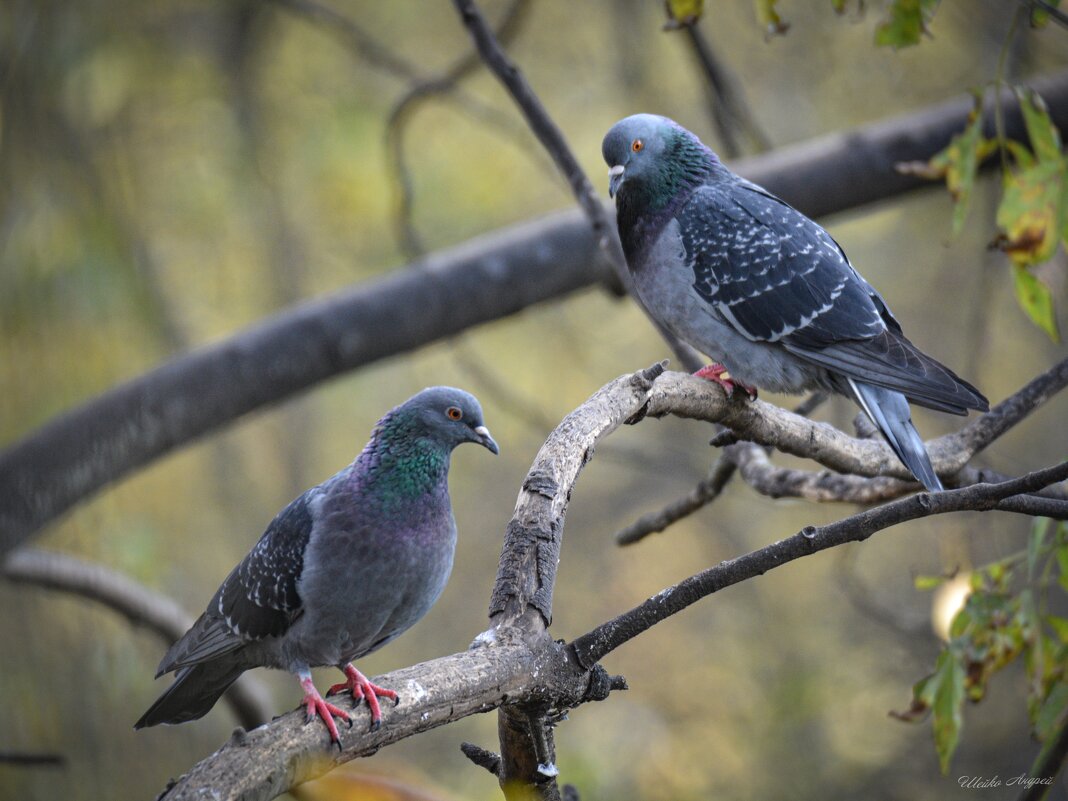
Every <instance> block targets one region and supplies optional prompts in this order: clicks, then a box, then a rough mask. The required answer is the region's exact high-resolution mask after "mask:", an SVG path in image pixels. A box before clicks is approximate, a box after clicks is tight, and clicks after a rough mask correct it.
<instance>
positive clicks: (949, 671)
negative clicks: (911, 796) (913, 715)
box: [931, 648, 965, 774]
mask: <svg viewBox="0 0 1068 801" xmlns="http://www.w3.org/2000/svg"><path fill="white" fill-rule="evenodd" d="M964 675H965V671H964V666H963V665H962V664H961V662H960V660H959V659H958V658H957V656H956V654H954V653H953V650H952V649H950V648H947V649H946V650H944V651H943V652H942V653H941V654H939V656H938V662H936V663H935V672H934V677H937V680H936V682H935V683H936V686H935V687H934V693H933V695H934V697H933V703H932V704H931V709H932V711H933V712H934V721H933V724H932V725H933V727H934V740H935V750H936V751H937V752H938V763H939V765H940V766H941V768H942V773H943V774H945V773H946V772H947V771H948V770H949V761H950V759H952V758H953V752H954V751H956V750H957V743H958V742H959V741H960V729H961V725H962V719H961V707H962V706H963V704H964ZM934 677H932V678H934Z"/></svg>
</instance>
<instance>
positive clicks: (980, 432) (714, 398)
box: [645, 359, 1068, 480]
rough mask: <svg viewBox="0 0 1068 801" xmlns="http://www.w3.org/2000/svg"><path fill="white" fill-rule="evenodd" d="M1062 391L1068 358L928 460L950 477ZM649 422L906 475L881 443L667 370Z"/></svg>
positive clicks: (834, 465) (844, 467) (841, 467)
mask: <svg viewBox="0 0 1068 801" xmlns="http://www.w3.org/2000/svg"><path fill="white" fill-rule="evenodd" d="M1065 386H1068V359H1066V360H1064V361H1062V362H1060V363H1059V364H1057V365H1055V366H1054V367H1052V368H1051V369H1050V370H1048V371H1047V372H1045V373H1043V374H1042V375H1040V376H1039V377H1038V378H1036V379H1034V380H1033V381H1031V382H1030V383H1029V384H1027V386H1025V387H1024V388H1023V389H1021V390H1020V391H1019V392H1017V393H1016V394H1014V395H1012V396H1011V397H1009V398H1007V399H1006V400H1004V401H1002V402H1001V403H999V404H997V405H996V406H995V407H994V408H993V409H991V410H990V411H989V412H987V413H986V414H983V415H981V416H980V417H978V418H977V419H976V420H975V421H974V422H972V423H970V424H969V425H967V426H965V427H964V428H963V429H961V430H960V431H958V432H956V433H953V434H948V435H946V436H943V437H939V438H937V439H935V440H932V441H931V443H930V444H929V445H928V450H929V452H930V454H931V460H932V462H933V463H934V465H935V469H936V470H937V471H938V473H939V474H940V475H943V476H946V477H951V476H953V475H954V474H955V473H957V472H959V471H960V470H961V469H963V467H964V466H965V464H966V463H967V462H968V460H969V459H971V458H972V456H973V455H974V454H976V453H978V452H980V451H981V450H983V449H984V448H985V447H986V446H987V445H988V444H989V443H990V442H992V441H993V440H994V439H996V438H997V437H999V436H1001V435H1002V434H1004V433H1005V432H1006V431H1007V430H1009V429H1010V428H1012V427H1013V426H1014V425H1016V424H1017V423H1019V422H1020V421H1021V420H1023V419H1024V418H1026V417H1027V416H1028V415H1029V414H1031V412H1033V411H1034V410H1035V409H1037V408H1039V407H1040V406H1041V405H1042V404H1043V403H1045V402H1046V401H1047V400H1049V398H1050V397H1052V396H1053V395H1054V394H1056V393H1057V392H1059V391H1060V390H1062V389H1063V388H1064V387H1065ZM645 412H646V414H648V415H649V416H651V417H660V416H663V415H665V414H674V415H676V416H679V417H687V418H691V419H696V420H705V421H707V422H711V423H721V424H723V425H725V426H727V427H728V428H731V429H733V430H734V431H735V432H736V433H738V435H739V436H740V437H741V438H743V439H745V440H748V441H750V442H755V443H758V444H760V445H768V446H771V447H774V448H776V449H778V450H780V451H782V452H783V453H789V454H792V455H794V456H801V457H805V458H810V459H814V460H815V461H817V462H819V463H820V464H822V465H823V466H824V467H829V468H831V469H832V470H837V471H838V472H840V473H848V474H852V475H854V476H869V477H873V476H889V477H893V478H900V479H904V480H909V479H910V478H911V476H910V474H909V473H908V471H907V470H906V469H905V467H904V465H902V464H901V463H900V462H899V461H898V460H897V457H895V456H894V454H893V451H891V450H890V448H889V446H887V445H886V443H885V442H882V441H881V440H870V439H855V438H853V437H850V436H848V435H847V434H845V433H843V432H842V431H839V430H838V429H837V428H834V427H833V426H831V425H829V424H827V423H817V422H813V421H811V420H808V419H806V418H804V417H800V416H798V415H796V414H794V413H792V412H788V411H786V410H785V409H782V408H780V407H778V406H773V405H771V404H768V403H765V402H763V401H760V400H756V401H752V402H745V401H743V400H742V399H741V398H736V399H728V398H727V397H726V396H725V395H724V394H723V390H722V389H721V388H720V387H718V386H717V385H715V384H713V383H711V382H709V381H703V380H701V379H699V378H694V377H693V376H688V375H685V374H683V373H666V374H665V375H664V376H662V377H661V378H660V379H659V380H658V381H657V383H656V386H655V387H654V388H653V391H652V393H651V394H650V396H649V404H648V406H647V408H646V410H645Z"/></svg>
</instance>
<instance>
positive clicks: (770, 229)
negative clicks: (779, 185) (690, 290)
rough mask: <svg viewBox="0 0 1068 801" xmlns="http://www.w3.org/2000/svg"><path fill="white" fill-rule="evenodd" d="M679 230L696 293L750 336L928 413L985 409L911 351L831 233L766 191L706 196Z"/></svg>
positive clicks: (722, 189)
mask: <svg viewBox="0 0 1068 801" xmlns="http://www.w3.org/2000/svg"><path fill="white" fill-rule="evenodd" d="M679 222H680V226H681V230H682V236H683V245H684V247H685V248H686V253H687V257H688V259H689V262H690V264H691V266H692V268H693V272H694V289H695V290H696V291H697V293H698V294H699V295H700V296H701V297H702V298H703V299H704V300H705V301H707V302H708V303H710V304H711V305H713V306H715V307H716V309H717V310H718V311H719V312H720V314H721V315H722V316H723V317H724V318H725V319H726V320H727V321H728V322H729V323H730V324H731V325H732V326H733V327H734V328H735V329H736V330H737V331H738V332H739V333H740V334H742V335H743V336H745V337H747V338H748V339H750V340H753V341H755V342H778V343H780V344H781V345H782V346H783V347H784V348H785V349H786V350H788V351H790V352H791V353H793V354H794V355H796V356H798V357H799V358H802V359H804V360H806V361H809V362H812V363H814V364H818V365H819V366H821V367H824V368H825V369H828V370H831V371H833V372H836V373H840V374H842V375H845V376H847V377H849V378H854V379H857V380H860V381H866V382H868V383H871V384H875V385H876V386H882V387H886V388H888V389H893V390H896V391H898V392H901V393H903V394H904V395H906V396H908V397H909V398H911V399H913V400H914V401H916V402H917V403H920V404H922V405H926V406H931V407H933V408H936V409H941V410H943V411H950V412H955V413H964V411H965V409H967V408H985V407H986V405H987V404H986V399H985V398H983V396H982V395H981V394H980V393H979V392H978V390H976V389H975V388H974V387H972V386H971V385H970V384H967V383H966V382H964V381H962V380H961V379H960V378H958V377H957V376H956V375H955V374H954V373H953V372H952V371H951V370H949V369H948V368H947V367H945V366H943V365H941V364H939V363H938V362H937V361H935V360H934V359H932V358H930V357H929V356H927V355H925V354H924V353H922V352H921V351H920V350H919V349H917V348H916V347H915V346H914V345H913V344H912V343H911V342H909V340H908V339H907V338H906V337H905V336H904V334H902V332H901V326H900V325H899V324H898V322H897V320H895V319H894V317H893V315H892V314H891V313H890V310H889V309H888V308H887V306H886V303H885V302H884V301H883V299H882V297H881V296H880V295H879V293H878V292H876V291H875V290H874V289H873V288H872V287H871V285H869V284H868V282H867V281H865V280H864V279H863V278H862V277H861V276H860V275H859V274H858V273H857V272H856V270H854V269H853V267H852V265H851V264H850V263H849V260H848V259H847V258H846V256H845V253H844V252H843V251H842V249H841V247H839V245H838V243H837V242H835V241H834V239H832V238H831V236H830V234H828V233H827V232H826V231H825V230H823V228H821V227H820V226H819V225H818V224H817V223H815V222H813V221H812V220H810V219H809V218H808V217H806V216H804V215H803V214H801V213H800V212H799V211H797V210H796V209H794V208H793V207H791V206H789V205H787V204H786V203H784V202H783V201H781V200H779V199H778V198H776V197H774V196H773V195H770V194H768V193H767V192H765V191H764V190H762V189H760V187H758V186H756V185H755V184H750V183H749V182H747V181H739V182H737V183H732V184H727V185H725V186H705V187H702V188H701V189H699V190H698V191H697V192H696V193H694V195H693V197H692V198H691V199H690V201H689V202H688V203H687V205H686V206H685V207H684V208H683V209H682V211H681V213H680V214H679Z"/></svg>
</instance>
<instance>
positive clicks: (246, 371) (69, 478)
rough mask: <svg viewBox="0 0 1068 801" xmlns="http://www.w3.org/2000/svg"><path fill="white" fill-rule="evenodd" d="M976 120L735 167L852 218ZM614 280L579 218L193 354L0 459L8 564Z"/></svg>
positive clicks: (926, 117)
mask: <svg viewBox="0 0 1068 801" xmlns="http://www.w3.org/2000/svg"><path fill="white" fill-rule="evenodd" d="M291 2H295V0H291ZM1031 83H1032V85H1033V86H1034V87H1035V88H1036V89H1037V90H1038V91H1039V92H1041V93H1042V95H1043V96H1044V97H1045V98H1046V100H1047V102H1048V104H1049V108H1050V114H1051V117H1052V118H1053V120H1054V123H1055V124H1056V125H1057V126H1058V127H1059V128H1061V129H1062V130H1063V129H1068V71H1063V72H1059V73H1055V74H1052V75H1050V76H1047V77H1045V78H1042V79H1037V80H1035V81H1032V82H1031ZM969 108H970V105H969V101H968V100H967V99H962V100H954V101H951V102H948V103H943V104H940V105H938V106H934V107H932V108H930V109H927V110H925V111H923V112H920V113H917V114H910V115H905V116H902V117H897V118H895V119H893V120H888V121H885V122H881V123H878V124H876V125H872V126H867V127H865V128H860V129H857V130H855V131H852V132H849V133H843V134H836V135H833V136H830V137H824V138H822V139H819V140H816V141H814V142H811V143H807V144H804V145H798V146H795V147H791V148H786V149H783V150H780V151H775V152H773V153H768V154H764V155H762V156H759V157H755V158H752V159H748V160H746V161H744V162H741V163H739V164H737V165H735V167H736V168H737V169H738V170H739V171H741V172H743V174H745V175H746V176H747V177H749V178H751V179H753V180H755V181H756V182H757V183H760V184H762V185H764V186H766V187H767V188H768V189H769V190H770V191H772V192H775V193H776V194H777V195H779V196H780V197H783V198H784V199H785V200H787V201H788V202H790V203H791V204H792V205H794V206H795V207H797V208H798V209H800V210H801V211H802V212H804V213H805V214H808V215H809V216H818V215H819V214H821V213H823V214H826V213H830V212H833V211H841V210H843V209H845V208H851V207H853V206H857V205H860V204H862V203H866V202H870V201H872V200H876V199H885V198H887V197H891V196H893V195H895V194H898V193H900V192H904V191H906V190H909V189H913V188H916V187H919V186H925V185H929V184H927V183H926V182H924V181H922V180H921V179H919V178H916V177H915V176H902V175H898V174H897V173H895V172H894V170H893V169H892V166H893V164H894V163H895V162H898V161H909V160H917V159H923V158H928V157H929V156H930V155H931V154H932V153H934V152H936V151H937V150H939V149H940V148H942V147H943V146H944V145H945V143H946V142H947V141H948V140H949V138H950V137H951V136H952V135H953V134H954V133H956V132H957V131H958V130H959V129H960V128H962V127H963V126H964V124H965V119H966V117H967V113H968V111H969ZM1006 111H1007V112H1011V113H1007V116H1006V126H1007V132H1008V135H1010V136H1014V137H1019V136H1020V135H1021V133H1022V131H1023V123H1022V121H1021V120H1020V117H1019V113H1018V107H1017V105H1016V104H1015V101H1010V102H1009V103H1007V104H1006ZM610 280H611V273H610V271H608V270H607V269H606V268H605V265H604V263H603V260H601V259H599V258H598V257H597V245H596V243H595V242H594V239H593V236H592V235H591V233H590V231H589V226H588V224H587V222H586V221H585V220H584V219H583V218H582V216H581V215H580V214H579V213H578V212H575V211H571V212H565V213H561V214H558V215H555V216H553V217H548V218H545V219H543V220H539V221H536V222H532V223H525V224H522V225H518V226H514V227H511V228H507V229H503V230H502V231H499V232H497V233H495V234H492V235H489V236H486V237H482V238H479V239H476V240H472V241H471V242H469V243H466V244H465V245H462V246H460V247H458V248H454V249H452V250H450V251H446V252H442V253H439V254H437V255H436V256H432V257H430V258H429V259H427V260H426V261H423V262H418V263H416V264H413V265H410V266H408V267H406V268H402V269H399V270H397V271H395V272H394V273H393V274H392V275H390V276H388V277H386V278H384V279H379V280H376V281H371V282H368V283H366V284H363V285H359V286H356V287H353V288H350V289H347V290H344V291H342V292H339V293H337V294H335V295H332V296H328V297H325V298H321V299H318V300H313V301H309V302H307V303H304V304H301V305H298V306H296V307H294V308H291V309H288V310H286V311H284V312H282V313H280V314H278V315H276V316H274V317H271V318H268V319H266V320H264V321H263V322H261V323H260V324H258V325H256V326H254V327H252V328H249V329H246V330H244V331H242V332H239V333H238V334H236V335H234V336H233V337H231V338H230V339H228V340H224V341H223V342H221V343H218V344H216V345H213V346H210V347H206V348H203V349H201V350H198V351H194V352H193V353H191V354H188V355H185V356H182V357H179V358H178V359H175V360H173V361H171V362H169V363H167V364H165V365H163V366H161V367H159V368H157V369H156V370H153V371H151V372H149V373H146V374H145V375H143V376H140V377H139V378H136V379H134V380H132V381H130V382H128V383H127V384H124V385H121V386H119V387H116V388H115V389H112V390H109V391H108V392H106V393H104V394H102V395H100V396H98V397H97V398H95V399H93V400H90V401H88V402H87V403H85V404H83V405H81V406H79V407H77V408H75V409H73V410H72V411H70V412H67V413H66V414H64V415H62V416H60V417H58V418H56V419H54V420H52V421H51V422H49V423H47V424H46V425H45V426H44V427H42V428H41V429H39V430H38V431H36V432H34V433H32V434H30V435H28V436H27V437H26V438H25V439H23V440H22V441H20V442H17V443H15V444H14V445H11V446H9V447H8V448H7V449H6V450H5V451H4V452H3V453H0V554H2V553H4V552H6V551H8V550H10V549H11V548H13V547H14V546H15V545H18V544H19V543H20V542H22V541H23V540H25V539H26V538H27V537H29V536H30V535H31V534H33V533H34V532H35V531H36V530H37V529H39V528H40V527H41V526H43V525H45V524H46V523H48V522H50V521H52V520H53V519H55V518H56V517H58V516H59V515H60V514H62V513H63V512H65V511H66V510H67V509H69V508H70V507H71V506H72V505H74V504H75V503H77V502H79V501H81V500H83V499H84V498H86V497H88V496H90V495H92V494H93V493H94V492H96V491H98V490H99V489H100V488H101V487H103V486H105V485H107V484H108V483H110V482H112V481H115V480H117V479H119V478H122V477H123V476H124V475H126V474H127V473H129V472H131V471H132V470H134V469H136V468H138V467H140V466H142V465H144V464H147V463H148V462H150V461H152V460H153V459H155V458H157V457H159V456H161V455H163V454H165V453H167V452H169V451H170V450H172V449H173V448H175V447H177V446H179V445H182V444H185V443H187V442H189V441H191V440H194V439H196V438H197V437H199V436H202V435H203V434H205V433H207V432H209V431H211V430H214V429H216V428H220V427H222V426H223V425H226V424H227V423H230V422H231V421H233V420H234V419H236V418H238V417H240V416H241V415H242V414H245V413H246V412H249V411H252V410H253V409H257V408H260V407H262V406H264V405H266V404H269V403H276V402H279V401H281V400H284V399H286V398H288V397H290V396H292V395H293V394H295V393H297V392H299V391H301V390H303V389H306V388H307V387H309V386H311V385H313V384H315V383H316V382H318V381H321V380H324V379H326V378H329V377H331V376H334V375H336V374H337V373H339V372H342V371H344V370H349V369H353V368H355V367H358V366H361V365H363V364H367V363H368V362H371V361H374V360H376V359H381V358H385V357H387V356H390V355H393V354H396V353H400V352H403V351H405V350H408V349H412V348H415V347H418V346H420V345H424V344H427V343H429V342H433V341H435V340H437V339H440V338H442V337H446V336H449V335H451V334H454V333H457V332H458V331H460V330H463V329H466V328H469V327H472V326H474V325H478V324H479V323H482V322H487V321H489V320H495V319H498V318H500V317H503V316H506V315H508V314H512V313H514V312H516V311H519V310H520V309H523V308H525V307H527V306H529V305H532V304H534V303H539V302H542V301H545V300H548V299H551V298H559V297H562V296H564V295H567V294H569V293H571V292H574V291H576V290H578V289H582V288H584V287H588V286H590V285H593V284H597V283H604V282H607V281H610ZM428 310H429V313H426V312H427V311H428ZM397 320H404V321H405V325H404V326H400V327H398V326H397V324H396V321H397Z"/></svg>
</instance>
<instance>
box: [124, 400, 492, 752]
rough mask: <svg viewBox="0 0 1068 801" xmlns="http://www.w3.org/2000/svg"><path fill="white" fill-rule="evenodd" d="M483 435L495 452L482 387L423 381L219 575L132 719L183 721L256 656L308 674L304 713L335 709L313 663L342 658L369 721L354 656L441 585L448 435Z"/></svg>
mask: <svg viewBox="0 0 1068 801" xmlns="http://www.w3.org/2000/svg"><path fill="white" fill-rule="evenodd" d="M464 442H477V443H478V444H480V445H482V446H484V447H486V448H488V449H489V450H490V451H492V452H493V453H497V452H498V449H497V443H496V442H494V441H493V437H491V436H490V432H489V429H487V428H486V426H485V424H484V423H483V421H482V408H481V406H479V403H478V401H477V400H476V399H475V398H474V396H472V395H470V394H468V393H467V392H464V391H463V390H459V389H453V388H452V387H431V388H430V389H425V390H423V391H422V392H420V393H419V394H417V395H415V396H414V397H412V398H410V399H409V400H407V401H405V402H404V403H403V404H401V405H400V406H398V407H397V408H395V409H393V410H392V411H390V412H389V413H388V414H386V416H385V417H383V418H382V419H381V420H379V421H378V425H377V426H376V427H375V429H374V432H373V433H372V435H371V440H370V442H368V443H367V445H366V447H364V449H363V452H362V453H360V455H359V456H357V457H356V460H355V461H354V462H353V463H352V464H351V465H349V466H348V467H346V468H345V469H344V470H342V471H341V472H339V473H338V474H337V475H335V476H333V477H332V478H329V479H327V480H326V481H324V482H323V483H322V484H319V485H318V486H316V487H313V488H312V489H310V490H308V491H307V492H305V493H304V494H303V495H301V496H300V497H299V498H297V499H296V500H295V501H293V502H292V503H291V504H289V506H287V507H286V508H285V509H283V510H282V511H281V513H279V515H278V516H277V517H276V518H275V519H274V520H273V521H272V522H271V524H270V525H269V526H268V527H267V531H266V532H264V534H263V536H262V537H261V538H260V540H259V542H257V543H256V545H255V546H254V547H253V548H252V550H251V551H250V552H249V554H248V556H246V557H245V558H244V559H243V560H242V561H241V563H240V564H239V565H238V566H237V567H235V568H234V570H233V572H231V573H230V575H229V576H228V577H227V578H226V580H225V581H224V582H223V583H222V586H221V587H219V590H218V592H216V593H215V597H214V598H212V599H211V602H210V603H209V604H208V608H207V610H206V611H205V612H204V614H202V615H201V616H200V618H199V619H198V620H197V621H196V623H194V624H193V627H192V628H191V629H190V630H189V631H188V632H186V633H185V635H184V636H183V637H182V638H181V639H180V640H179V641H178V642H176V643H175V644H174V645H173V646H172V647H171V649H170V650H169V651H168V652H167V654H166V655H165V656H164V657H163V661H162V662H161V663H160V666H159V671H158V673H157V674H156V676H157V677H159V676H161V675H162V674H164V673H170V672H171V671H177V679H176V681H175V682H174V684H172V685H171V687H170V688H169V689H168V690H167V691H166V692H165V693H163V695H161V696H160V697H159V699H158V700H157V701H156V702H155V703H154V704H153V705H152V706H151V707H150V708H149V710H148V711H147V712H145V714H144V715H143V716H142V717H141V719H140V720H139V721H137V723H136V724H135V728H138V729H140V728H143V727H145V726H155V725H156V724H159V723H183V722H185V721H187V720H195V719H197V718H199V717H202V716H203V715H205V714H206V713H207V712H208V710H209V709H211V708H212V706H213V705H214V704H215V702H216V701H217V700H218V699H219V696H221V695H222V694H223V692H224V691H225V690H226V688H227V687H229V686H230V685H231V684H233V682H234V681H235V680H236V679H237V677H238V676H240V675H241V674H242V673H243V672H244V671H246V670H248V669H250V668H254V667H273V668H280V669H282V670H288V671H289V672H290V673H293V674H295V675H296V676H297V678H298V679H299V680H300V685H301V687H302V688H303V690H304V700H303V703H304V705H305V707H306V709H307V713H308V719H309V720H311V719H312V718H313V717H314V716H315V715H318V716H319V717H320V718H322V720H323V722H324V723H325V724H326V728H327V730H328V731H329V733H330V739H331V741H332V742H337V743H339V747H340V742H339V739H338V733H337V726H336V725H335V723H334V718H335V717H337V718H341V719H342V720H346V721H350V723H351V716H350V713H349V712H348V711H346V710H344V709H341V708H340V707H338V706H335V705H334V704H331V703H327V702H326V701H325V700H324V699H323V697H322V696H321V695H320V694H319V692H318V691H317V690H316V689H315V685H314V684H313V683H312V678H311V668H313V667H322V666H327V665H335V666H337V667H338V668H339V669H340V670H341V671H343V672H344V673H345V676H346V679H347V680H346V681H345V682H344V683H342V684H338V685H335V686H333V687H331V688H330V692H338V691H347V692H350V693H352V696H353V699H354V701H355V702H356V703H359V701H360V700H361V699H366V701H367V705H368V707H370V710H371V721H372V727H373V728H377V727H378V726H379V725H380V723H381V719H382V713H381V710H380V707H379V704H378V698H379V697H385V698H390V699H392V700H394V701H396V700H397V694H396V692H394V691H393V690H389V689H386V688H384V687H379V686H377V685H375V684H372V683H371V682H370V681H368V679H367V678H366V677H365V676H364V675H363V674H362V673H360V672H359V671H358V670H356V668H355V667H353V665H352V660H354V659H357V658H359V657H361V656H363V655H364V654H369V653H371V652H372V651H375V650H377V649H379V648H381V647H382V646H383V645H385V644H386V643H388V642H389V641H390V640H392V639H394V638H395V637H397V636H398V635H399V634H401V633H402V632H404V631H405V630H407V629H408V628H410V627H411V626H412V625H413V624H414V623H415V622H416V621H417V620H419V618H421V617H422V616H423V615H425V614H426V612H427V610H429V609H430V607H431V606H432V605H433V603H434V601H436V600H437V598H438V596H439V595H440V594H441V591H442V589H444V587H445V582H446V581H447V580H448V577H449V572H450V571H451V569H452V560H453V553H454V551H455V549H456V521H455V520H454V519H453V515H452V507H451V505H450V502H449V488H448V472H449V458H450V455H451V453H452V450H453V448H455V447H456V446H457V445H460V444H461V443H464Z"/></svg>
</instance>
